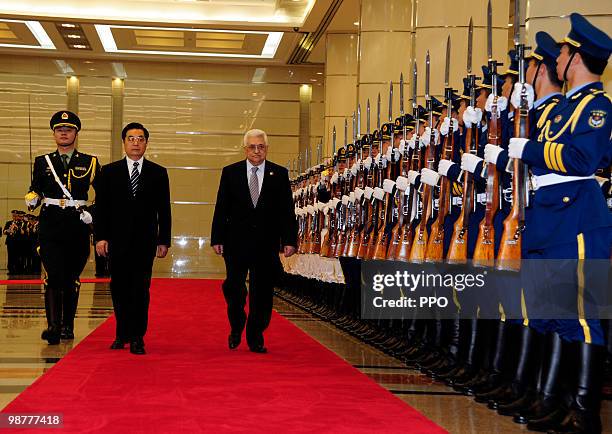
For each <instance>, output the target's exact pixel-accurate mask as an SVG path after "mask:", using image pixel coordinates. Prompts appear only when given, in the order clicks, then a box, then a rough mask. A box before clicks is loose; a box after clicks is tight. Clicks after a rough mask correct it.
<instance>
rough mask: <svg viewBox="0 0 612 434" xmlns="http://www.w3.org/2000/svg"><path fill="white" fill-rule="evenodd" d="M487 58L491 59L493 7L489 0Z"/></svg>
mask: <svg viewBox="0 0 612 434" xmlns="http://www.w3.org/2000/svg"><path fill="white" fill-rule="evenodd" d="M487 59H488V60H492V59H493V9H492V7H491V0H489V2H488V3H487Z"/></svg>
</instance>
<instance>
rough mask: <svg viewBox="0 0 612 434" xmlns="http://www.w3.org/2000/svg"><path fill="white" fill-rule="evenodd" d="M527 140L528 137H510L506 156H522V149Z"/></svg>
mask: <svg viewBox="0 0 612 434" xmlns="http://www.w3.org/2000/svg"><path fill="white" fill-rule="evenodd" d="M528 141H529V139H523V138H521V137H513V138H511V139H510V144H509V145H508V156H509V157H510V158H523V150H524V149H525V144H526V143H527V142H528Z"/></svg>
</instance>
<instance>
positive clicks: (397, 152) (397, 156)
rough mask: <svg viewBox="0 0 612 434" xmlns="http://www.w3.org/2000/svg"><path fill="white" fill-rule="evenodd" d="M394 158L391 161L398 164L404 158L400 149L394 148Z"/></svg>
mask: <svg viewBox="0 0 612 434" xmlns="http://www.w3.org/2000/svg"><path fill="white" fill-rule="evenodd" d="M392 155H393V158H392V159H391V161H393V162H396V161H399V160H400V158H401V157H402V153H401V152H400V150H399V149H398V148H393V154H392Z"/></svg>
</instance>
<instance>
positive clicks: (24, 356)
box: [0, 275, 612, 434]
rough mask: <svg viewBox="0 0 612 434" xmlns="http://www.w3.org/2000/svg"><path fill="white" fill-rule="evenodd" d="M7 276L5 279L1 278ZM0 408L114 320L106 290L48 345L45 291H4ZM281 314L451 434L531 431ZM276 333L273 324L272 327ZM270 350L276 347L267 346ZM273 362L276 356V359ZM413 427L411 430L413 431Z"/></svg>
mask: <svg viewBox="0 0 612 434" xmlns="http://www.w3.org/2000/svg"><path fill="white" fill-rule="evenodd" d="M3 277H4V276H1V275H0V278H3ZM0 309H1V311H0V408H3V407H4V406H5V405H6V404H8V403H9V402H10V401H11V400H12V399H14V398H15V397H16V396H17V395H18V394H19V393H20V392H21V391H23V390H24V389H25V388H26V387H27V386H28V385H30V384H31V383H32V382H34V381H35V380H36V379H37V378H38V377H39V376H41V375H42V374H44V373H45V372H46V371H47V370H49V369H50V368H51V367H53V365H54V364H55V363H57V362H58V361H59V360H60V359H61V358H62V357H63V356H64V355H65V354H66V353H68V352H69V351H70V350H71V349H72V348H73V347H74V346H75V345H77V344H78V343H79V342H80V341H81V340H82V339H84V338H85V337H86V336H87V335H88V334H89V333H90V332H91V331H93V330H94V329H95V328H96V327H98V326H99V325H100V324H101V323H102V322H103V321H105V319H106V318H107V317H108V316H109V315H111V313H112V303H111V298H110V292H109V286H108V283H84V284H83V285H82V287H81V298H80V303H79V309H78V312H77V318H76V321H75V340H74V341H62V343H61V344H60V345H58V346H49V345H47V344H46V343H45V342H43V341H42V340H41V339H40V332H41V330H42V329H43V328H44V327H45V323H46V321H45V313H44V299H43V292H42V287H41V285H32V284H11V285H0ZM275 309H276V311H277V312H279V313H280V314H281V315H283V316H284V317H285V318H287V319H288V320H290V321H291V322H293V323H294V324H295V325H296V326H297V327H299V328H300V329H301V330H303V331H304V332H305V333H307V334H308V335H310V336H311V337H312V338H314V339H316V340H317V341H318V342H320V343H321V344H322V345H324V346H326V347H327V348H329V349H330V350H331V351H333V352H334V353H336V354H337V355H338V356H339V357H341V358H342V359H344V360H345V361H346V362H348V363H350V364H351V365H352V366H354V367H355V368H356V369H359V370H360V371H361V372H363V373H364V374H365V375H367V376H368V377H370V378H371V379H372V380H374V381H376V382H377V383H378V384H380V385H381V386H382V387H384V388H386V389H388V390H389V391H390V392H392V393H393V394H395V395H396V396H397V397H398V398H400V399H401V400H403V401H405V402H406V403H407V404H409V405H410V406H412V407H414V408H415V409H417V410H418V411H420V412H421V413H422V414H424V415H425V416H427V417H428V418H430V419H431V420H432V421H434V422H436V423H437V424H439V425H440V426H442V427H443V428H445V429H446V430H448V431H449V432H451V433H466V434H467V433H485V432H486V433H518V432H527V431H526V429H525V428H524V427H522V426H519V425H516V424H514V423H512V422H511V420H510V419H509V418H505V417H501V416H498V415H496V414H495V413H493V412H492V411H490V410H488V409H486V407H485V406H483V405H480V404H477V403H475V402H474V400H473V399H471V398H468V397H465V396H463V395H461V394H459V393H457V392H455V391H453V390H452V389H450V388H448V387H446V386H444V385H441V384H439V383H435V382H433V381H432V380H431V379H429V378H428V377H426V376H424V375H422V374H420V373H419V372H417V371H414V370H412V369H409V368H407V367H406V366H405V365H403V364H402V363H401V362H399V361H398V360H396V359H394V358H392V357H390V356H387V355H385V354H383V353H382V352H380V351H378V350H376V349H374V348H372V347H370V346H369V345H366V344H364V343H362V342H360V341H358V340H357V339H355V338H354V337H352V336H350V335H347V334H346V333H344V332H342V331H339V330H338V329H336V328H335V327H334V326H332V325H330V324H328V323H325V322H323V321H321V320H319V319H317V318H314V317H312V316H311V315H310V314H308V313H306V312H304V311H302V310H300V309H299V308H297V307H295V306H293V305H291V304H288V303H286V302H284V301H282V300H278V299H277V300H275ZM272 327H274V324H272ZM269 345H270V346H271V347H272V346H273V345H274V343H273V342H269ZM270 357H272V355H270ZM602 417H603V426H604V432H607V433H612V402H611V401H610V400H605V401H604V402H603V406H602ZM408 431H409V427H407V432H408Z"/></svg>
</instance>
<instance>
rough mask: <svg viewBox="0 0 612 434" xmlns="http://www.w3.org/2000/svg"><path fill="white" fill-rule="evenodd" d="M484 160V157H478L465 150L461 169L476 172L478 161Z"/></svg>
mask: <svg viewBox="0 0 612 434" xmlns="http://www.w3.org/2000/svg"><path fill="white" fill-rule="evenodd" d="M481 161H482V158H480V157H477V156H476V155H474V154H470V153H469V152H464V153H463V156H462V157H461V170H466V171H468V172H470V173H474V171H475V170H476V166H477V165H478V163H480V162H481Z"/></svg>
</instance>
